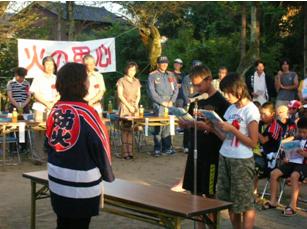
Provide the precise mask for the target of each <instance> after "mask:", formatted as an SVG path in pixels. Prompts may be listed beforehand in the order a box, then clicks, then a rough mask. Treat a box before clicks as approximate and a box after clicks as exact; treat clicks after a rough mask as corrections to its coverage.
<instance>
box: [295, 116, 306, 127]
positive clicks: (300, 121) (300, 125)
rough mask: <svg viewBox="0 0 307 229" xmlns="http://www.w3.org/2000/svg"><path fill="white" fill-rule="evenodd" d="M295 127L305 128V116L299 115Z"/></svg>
mask: <svg viewBox="0 0 307 229" xmlns="http://www.w3.org/2000/svg"><path fill="white" fill-rule="evenodd" d="M297 128H299V129H307V118H306V117H301V118H300V119H299V120H298V122H297Z"/></svg>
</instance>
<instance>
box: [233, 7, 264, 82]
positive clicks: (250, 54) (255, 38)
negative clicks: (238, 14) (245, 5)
mask: <svg viewBox="0 0 307 229" xmlns="http://www.w3.org/2000/svg"><path fill="white" fill-rule="evenodd" d="M243 14H244V13H243V10H242V16H243ZM258 14H259V3H258V2H252V5H251V32H250V44H249V48H248V51H247V52H246V54H245V56H243V57H242V56H241V58H240V63H239V66H238V67H237V72H238V73H239V74H240V75H241V76H242V77H243V76H244V75H245V73H246V72H247V71H248V70H249V69H250V68H251V67H252V66H253V64H254V62H255V61H256V60H257V59H258V58H259V56H260V23H259V15H258ZM242 21H243V19H242ZM242 29H243V23H242ZM241 38H242V32H241ZM245 40H246V36H245Z"/></svg>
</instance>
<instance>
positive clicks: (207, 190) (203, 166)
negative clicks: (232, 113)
mask: <svg viewBox="0 0 307 229" xmlns="http://www.w3.org/2000/svg"><path fill="white" fill-rule="evenodd" d="M194 106H195V104H194V103H192V104H191V106H190V109H189V113H190V114H193V109H194ZM228 106H229V103H228V102H227V101H226V99H225V98H224V97H223V95H221V93H220V92H216V93H215V94H214V95H212V96H210V97H209V98H208V99H206V100H200V101H198V108H199V109H207V110H214V111H215V112H216V113H217V114H218V115H219V116H220V117H223V115H224V113H225V111H226V110H227V108H228ZM190 142H191V148H190V149H189V154H188V159H187V163H186V168H185V174H184V181H183V188H184V189H186V190H189V191H191V192H193V190H194V186H193V179H194V164H193V163H194V159H193V150H194V129H191V131H190ZM221 146H222V141H221V140H220V139H219V138H218V137H217V136H216V135H215V134H212V133H208V134H206V133H204V131H203V130H199V131H197V149H198V161H197V194H206V195H214V194H215V185H216V179H217V169H218V158H219V150H220V148H221Z"/></svg>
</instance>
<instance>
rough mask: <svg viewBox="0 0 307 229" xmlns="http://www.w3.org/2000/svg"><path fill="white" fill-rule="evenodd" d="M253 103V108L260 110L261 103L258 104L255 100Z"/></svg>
mask: <svg viewBox="0 0 307 229" xmlns="http://www.w3.org/2000/svg"><path fill="white" fill-rule="evenodd" d="M253 103H254V104H255V106H256V107H257V108H258V109H260V108H261V103H259V102H258V101H257V100H256V101H253Z"/></svg>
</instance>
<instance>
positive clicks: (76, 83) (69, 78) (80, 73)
mask: <svg viewBox="0 0 307 229" xmlns="http://www.w3.org/2000/svg"><path fill="white" fill-rule="evenodd" d="M86 80H87V72H86V67H85V65H83V64H78V63H67V64H65V65H64V66H63V67H62V68H61V69H60V70H59V72H58V74H57V79H56V83H55V87H56V89H57V90H58V92H59V93H60V95H61V100H66V101H67V100H69V101H81V100H83V98H84V96H86V95H87V92H88V90H87V88H86V86H85V82H86Z"/></svg>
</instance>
